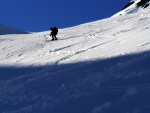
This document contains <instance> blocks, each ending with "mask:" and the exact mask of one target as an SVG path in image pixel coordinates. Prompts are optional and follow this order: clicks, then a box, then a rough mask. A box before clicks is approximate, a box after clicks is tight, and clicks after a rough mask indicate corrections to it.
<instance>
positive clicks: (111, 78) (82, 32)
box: [0, 11, 150, 113]
mask: <svg viewBox="0 0 150 113" xmlns="http://www.w3.org/2000/svg"><path fill="white" fill-rule="evenodd" d="M149 30H150V15H149V12H147V11H145V12H142V13H141V12H139V13H135V14H131V15H124V16H119V17H117V16H116V17H111V18H107V19H104V20H100V21H95V22H91V23H86V24H83V25H79V26H75V27H71V28H66V29H59V34H58V40H57V41H50V40H51V37H50V36H49V31H45V32H39V33H33V34H26V35H23V34H20V35H1V36H0V45H1V46H0V113H148V112H149V111H150V101H149V100H150V96H149V95H150V83H149V81H150V76H149V75H150V70H149V67H150V34H149Z"/></svg>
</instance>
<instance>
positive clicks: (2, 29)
mask: <svg viewBox="0 0 150 113" xmlns="http://www.w3.org/2000/svg"><path fill="white" fill-rule="evenodd" d="M7 34H27V32H25V31H21V30H18V29H15V28H11V27H8V26H5V25H2V24H0V35H7Z"/></svg>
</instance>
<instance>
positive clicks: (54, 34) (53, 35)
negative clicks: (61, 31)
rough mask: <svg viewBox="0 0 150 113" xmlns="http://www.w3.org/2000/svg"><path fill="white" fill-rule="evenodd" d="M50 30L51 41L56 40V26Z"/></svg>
mask: <svg viewBox="0 0 150 113" xmlns="http://www.w3.org/2000/svg"><path fill="white" fill-rule="evenodd" d="M50 30H51V33H50V36H52V41H53V40H58V39H57V37H56V35H57V33H58V29H57V28H56V27H51V28H50Z"/></svg>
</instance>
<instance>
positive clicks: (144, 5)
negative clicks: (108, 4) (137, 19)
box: [114, 0, 150, 16]
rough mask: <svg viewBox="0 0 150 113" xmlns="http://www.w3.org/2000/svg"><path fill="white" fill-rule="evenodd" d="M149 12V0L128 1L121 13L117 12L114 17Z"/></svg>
mask: <svg viewBox="0 0 150 113" xmlns="http://www.w3.org/2000/svg"><path fill="white" fill-rule="evenodd" d="M149 10H150V0H132V1H130V2H129V3H128V4H127V5H125V7H124V8H123V10H122V11H120V12H118V13H117V14H115V15H114V16H120V15H125V14H132V13H135V12H136V13H139V12H145V11H147V12H149Z"/></svg>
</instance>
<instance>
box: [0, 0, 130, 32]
mask: <svg viewBox="0 0 150 113" xmlns="http://www.w3.org/2000/svg"><path fill="white" fill-rule="evenodd" d="M129 1H130V0H0V15H1V16H0V24H4V25H8V26H11V27H14V28H18V29H21V30H25V31H32V32H35V31H36V32H37V31H45V30H49V28H50V27H51V26H56V27H58V28H66V27H71V26H75V25H79V24H83V23H86V22H91V21H95V20H100V19H103V18H107V17H110V16H112V15H113V14H115V13H117V12H118V11H120V10H121V9H122V8H123V7H124V6H125V5H126V3H128V2H129Z"/></svg>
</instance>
